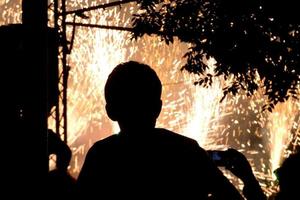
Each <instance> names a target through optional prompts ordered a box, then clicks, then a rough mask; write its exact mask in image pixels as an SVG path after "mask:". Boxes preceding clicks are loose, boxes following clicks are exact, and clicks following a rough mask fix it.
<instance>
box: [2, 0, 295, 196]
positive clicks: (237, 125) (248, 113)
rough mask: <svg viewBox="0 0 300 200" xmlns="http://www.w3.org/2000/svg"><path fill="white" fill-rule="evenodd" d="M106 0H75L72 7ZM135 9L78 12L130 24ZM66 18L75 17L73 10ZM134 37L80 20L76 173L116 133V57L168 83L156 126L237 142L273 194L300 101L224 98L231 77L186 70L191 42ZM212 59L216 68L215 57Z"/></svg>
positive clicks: (71, 126) (71, 92) (71, 135)
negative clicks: (111, 82)
mask: <svg viewBox="0 0 300 200" xmlns="http://www.w3.org/2000/svg"><path fill="white" fill-rule="evenodd" d="M100 2H101V1H97V2H96V1H91V0H90V1H82V0H77V1H76V0H70V1H68V2H67V8H68V9H67V10H74V9H78V8H82V7H88V6H94V5H98V4H99V3H100ZM102 2H103V3H107V2H109V1H102ZM20 5H21V0H3V1H0V13H1V16H0V25H3V24H9V23H20V22H21V16H20V15H21V14H20V13H21V6H20ZM135 10H136V9H135V4H133V3H132V4H126V5H123V6H122V7H114V8H110V9H105V10H96V11H91V12H87V16H88V17H89V18H88V19H83V18H78V17H77V18H78V19H76V22H81V23H93V24H101V25H113V26H122V27H129V26H130V20H131V18H130V15H131V14H133V13H134V12H135ZM49 13H50V15H51V11H49ZM67 20H69V21H71V20H73V18H72V16H69V17H68V19H67ZM71 28H72V27H69V29H68V32H69V33H70V32H71ZM69 35H70V34H69ZM130 36H131V35H130V33H129V32H125V31H115V30H104V29H96V28H87V27H76V32H75V40H74V46H73V49H72V52H71V54H70V55H69V56H68V60H67V61H68V65H69V66H70V67H71V69H70V74H69V82H68V113H67V115H68V144H69V145H70V146H71V148H72V151H73V160H72V163H71V166H70V172H71V173H72V174H73V175H74V176H77V175H78V173H79V171H80V168H81V165H82V163H83V161H84V157H85V154H86V152H87V150H88V149H89V148H90V147H91V145H92V144H93V143H94V142H95V141H97V140H99V139H102V138H104V137H107V136H109V135H111V134H113V133H117V132H118V126H117V125H116V124H114V123H112V122H111V121H110V120H109V119H108V117H107V115H106V112H105V100H104V92H103V89H104V84H105V81H106V78H107V76H108V74H109V73H110V72H111V70H112V69H113V67H115V66H116V65H117V64H119V63H120V62H123V61H128V60H137V61H140V62H144V63H146V64H149V65H150V66H152V67H153V68H154V69H155V71H156V72H157V74H158V76H159V77H160V79H161V81H162V84H163V94H162V100H163V109H162V111H161V114H160V116H159V119H158V122H157V127H164V128H167V129H170V130H172V131H175V132H177V133H180V134H183V135H185V136H188V137H191V138H194V139H195V140H197V141H198V143H199V144H200V145H201V146H202V147H204V148H205V149H226V148H229V147H232V148H236V149H238V150H239V151H241V152H243V153H244V154H245V156H246V157H247V158H248V160H249V162H250V163H251V165H252V167H253V171H254V172H255V175H256V177H257V179H258V180H259V181H260V183H261V185H262V186H263V188H264V190H265V192H266V193H267V194H271V193H272V190H273V186H274V182H273V180H274V177H273V175H272V172H273V170H275V169H276V168H277V167H278V166H279V165H280V162H281V161H282V159H283V158H284V157H285V156H287V155H288V154H289V153H290V152H291V150H290V149H289V145H290V142H291V141H292V140H293V138H295V137H296V138H299V127H298V124H299V115H300V111H299V110H300V103H299V101H296V100H288V101H287V102H285V103H280V104H278V105H277V106H276V107H275V109H274V111H273V112H272V113H270V112H268V111H266V112H262V111H261V108H262V106H263V105H264V103H265V100H266V99H265V97H264V95H263V91H258V92H257V93H256V94H255V95H253V96H252V97H247V96H246V95H243V94H239V95H238V96H236V97H227V98H225V99H224V100H223V101H222V102H220V99H221V98H222V95H223V93H222V88H223V87H225V86H226V81H224V80H222V79H214V82H213V85H212V86H211V87H208V88H202V87H200V86H194V84H193V81H194V80H195V78H197V77H193V76H192V75H190V74H188V73H186V72H183V71H180V68H181V66H182V65H183V64H184V62H185V60H184V59H182V57H183V54H184V52H186V50H187V48H188V45H187V44H183V43H179V42H178V41H176V40H175V41H174V43H173V44H170V45H166V44H165V43H164V42H161V41H160V40H159V38H156V37H149V36H145V37H143V38H140V39H138V40H130ZM207 62H208V63H209V65H210V70H212V69H213V67H214V62H215V61H214V60H213V59H210V60H208V61H207ZM49 123H50V124H51V123H52V124H53V122H51V121H50V122H49ZM227 175H228V176H229V177H232V176H231V175H230V174H227ZM232 179H233V178H232ZM233 181H234V180H233Z"/></svg>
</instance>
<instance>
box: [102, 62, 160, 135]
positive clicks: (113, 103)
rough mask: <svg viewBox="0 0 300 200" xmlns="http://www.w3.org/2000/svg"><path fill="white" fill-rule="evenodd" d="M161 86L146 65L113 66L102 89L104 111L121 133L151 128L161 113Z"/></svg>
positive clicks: (123, 64)
mask: <svg viewBox="0 0 300 200" xmlns="http://www.w3.org/2000/svg"><path fill="white" fill-rule="evenodd" d="M161 90H162V85H161V82H160V80H159V78H158V76H157V74H156V73H155V71H154V70H153V69H152V68H151V67H149V66H148V65H145V64H141V63H138V62H135V61H129V62H125V63H121V64H119V65H117V66H116V67H115V68H114V70H113V71H112V72H111V74H110V75H109V77H108V79H107V82H106V85H105V99H106V111H107V114H108V116H109V117H110V119H112V120H114V121H117V122H118V123H119V125H120V128H121V131H128V130H129V131H134V130H138V129H140V128H144V129H148V128H154V127H155V122H156V119H157V117H158V116H159V113H160V111H161V106H162V103H161V99H160V97H161Z"/></svg>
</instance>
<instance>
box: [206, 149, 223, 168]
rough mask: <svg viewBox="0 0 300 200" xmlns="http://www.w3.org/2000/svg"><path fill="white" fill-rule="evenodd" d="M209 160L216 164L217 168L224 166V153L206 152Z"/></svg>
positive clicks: (216, 151) (217, 151)
mask: <svg viewBox="0 0 300 200" xmlns="http://www.w3.org/2000/svg"><path fill="white" fill-rule="evenodd" d="M207 152H208V155H209V156H210V158H211V159H212V160H213V161H214V162H215V163H216V165H218V166H225V164H226V152H225V151H219V150H209V151H207Z"/></svg>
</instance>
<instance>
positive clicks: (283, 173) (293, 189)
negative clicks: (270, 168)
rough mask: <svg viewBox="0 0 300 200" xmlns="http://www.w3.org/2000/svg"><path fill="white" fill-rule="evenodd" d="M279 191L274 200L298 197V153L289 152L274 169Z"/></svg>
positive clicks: (299, 171)
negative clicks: (279, 165) (278, 166)
mask: <svg viewBox="0 0 300 200" xmlns="http://www.w3.org/2000/svg"><path fill="white" fill-rule="evenodd" d="M276 173H277V177H278V180H279V187H280V188H279V193H278V195H277V198H276V200H293V199H298V198H299V197H300V191H299V183H300V153H295V154H291V155H290V156H289V157H288V158H286V159H285V160H284V161H283V163H282V165H281V167H280V168H278V169H277V170H276Z"/></svg>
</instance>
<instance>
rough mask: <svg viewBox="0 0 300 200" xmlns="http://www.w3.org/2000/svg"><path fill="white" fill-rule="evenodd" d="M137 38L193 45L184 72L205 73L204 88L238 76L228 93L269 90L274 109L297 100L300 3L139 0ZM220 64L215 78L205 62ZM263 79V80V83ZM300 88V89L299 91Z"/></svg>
mask: <svg viewBox="0 0 300 200" xmlns="http://www.w3.org/2000/svg"><path fill="white" fill-rule="evenodd" d="M138 2H139V5H140V10H139V13H138V14H136V15H135V16H134V19H133V28H134V34H133V36H134V38H138V37H142V36H143V35H144V34H147V35H152V34H155V35H159V36H160V37H161V38H162V39H163V40H164V41H165V42H166V43H167V44H169V43H170V42H173V40H174V38H175V37H176V38H178V39H179V41H181V42H185V43H189V44H190V45H191V47H190V49H189V50H188V52H186V53H185V55H184V57H185V58H186V59H187V61H186V63H185V65H184V66H183V67H182V69H183V70H187V71H188V72H190V73H194V74H198V75H201V76H200V77H201V78H200V79H199V80H198V81H197V82H195V84H199V85H202V86H206V85H209V84H211V83H212V77H214V76H224V78H225V79H227V78H229V77H233V79H232V80H233V81H232V83H231V84H230V85H229V86H228V87H226V88H224V95H225V96H226V95H227V94H229V93H231V94H234V95H235V94H237V93H238V92H239V91H240V90H245V91H246V92H247V94H248V95H252V94H253V93H254V92H255V91H256V90H257V89H258V88H259V87H263V88H264V89H265V95H266V96H267V97H268V102H267V103H266V105H265V106H264V109H268V110H272V108H274V105H276V104H277V103H278V102H283V101H285V100H287V99H288V98H290V97H293V98H297V96H298V95H299V83H300V67H299V61H300V44H299V43H300V33H299V31H300V16H299V15H300V14H299V12H298V11H297V5H296V4H297V2H296V1H293V0H286V1H284V2H282V1H280V2H277V1H271V0H243V1H241V0H169V1H164V0H156V1H150V0H139V1H138ZM209 57H213V58H215V59H216V61H217V64H216V65H217V66H216V68H215V73H214V74H207V73H205V71H206V69H207V67H208V66H207V64H206V62H205V60H206V59H207V58H209ZM257 75H259V79H260V80H261V81H258V80H257V77H258V76H257ZM297 87H298V88H297Z"/></svg>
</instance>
